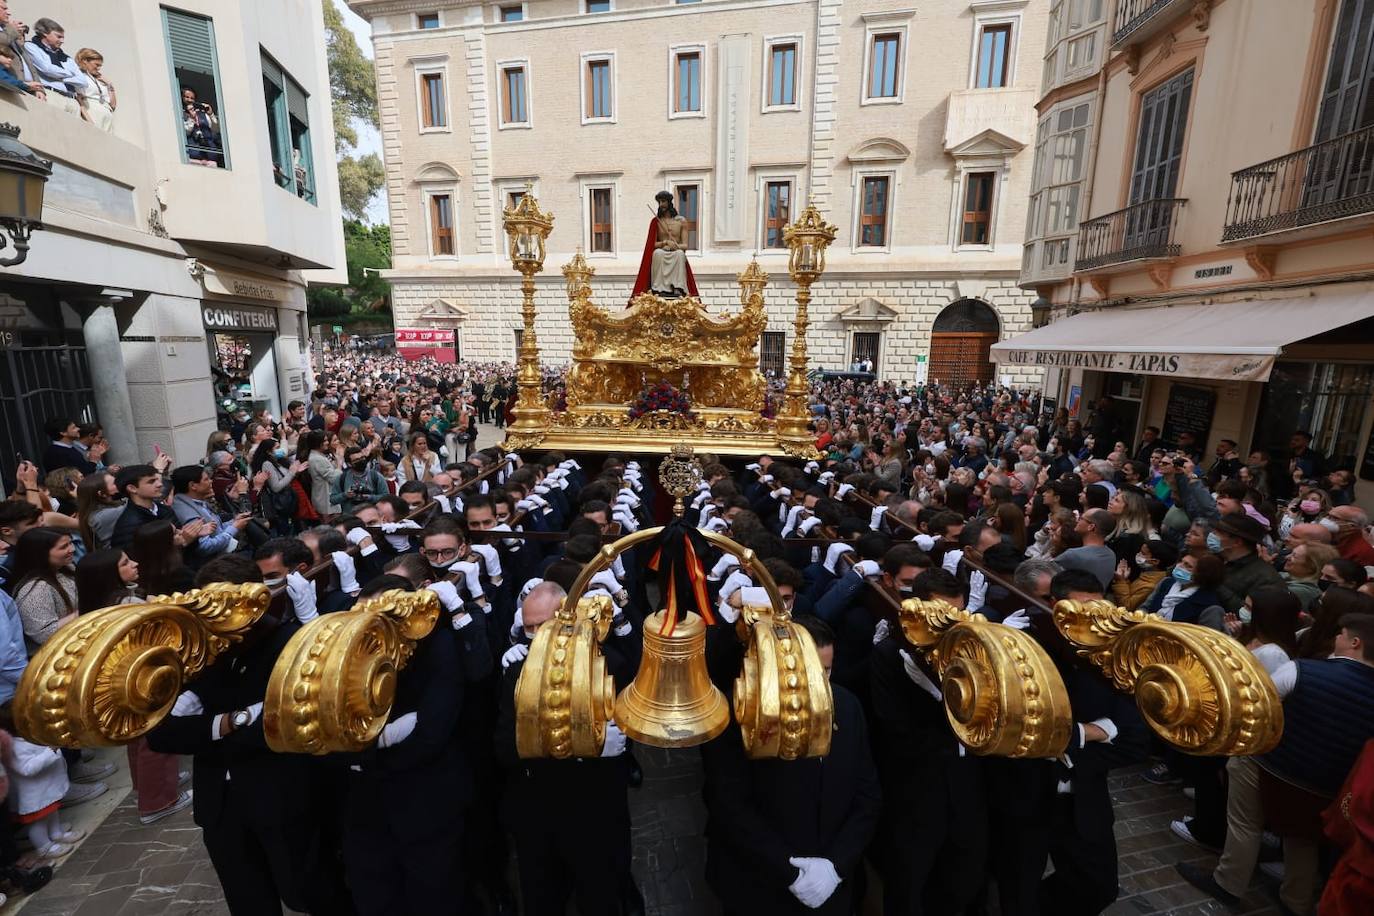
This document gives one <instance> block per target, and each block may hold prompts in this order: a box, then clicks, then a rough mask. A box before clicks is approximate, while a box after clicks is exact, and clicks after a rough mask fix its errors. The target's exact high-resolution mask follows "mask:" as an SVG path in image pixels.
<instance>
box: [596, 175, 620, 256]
mask: <svg viewBox="0 0 1374 916" xmlns="http://www.w3.org/2000/svg"><path fill="white" fill-rule="evenodd" d="M591 216H592V224H591V233H590V235H591V246H590V247H591V250H592V251H596V252H613V251H614V250H615V247H614V242H613V234H614V226H613V225H612V224H611V220H612V218H613V217H612V211H611V189H610V188H592V189H591Z"/></svg>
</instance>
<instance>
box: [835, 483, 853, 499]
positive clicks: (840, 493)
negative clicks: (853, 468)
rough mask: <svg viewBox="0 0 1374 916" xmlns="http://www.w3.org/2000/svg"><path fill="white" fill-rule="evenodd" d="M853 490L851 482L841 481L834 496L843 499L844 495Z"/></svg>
mask: <svg viewBox="0 0 1374 916" xmlns="http://www.w3.org/2000/svg"><path fill="white" fill-rule="evenodd" d="M853 492H854V485H853V484H852V483H842V484H840V488H839V489H838V490H836V491H835V498H836V499H844V498H845V497H846V496H848V495H849V494H850V493H853Z"/></svg>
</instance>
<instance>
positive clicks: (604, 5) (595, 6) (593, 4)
mask: <svg viewBox="0 0 1374 916" xmlns="http://www.w3.org/2000/svg"><path fill="white" fill-rule="evenodd" d="M583 3H584V9H585V11H586V12H588V13H609V12H610V11H611V9H612V7H611V0H583Z"/></svg>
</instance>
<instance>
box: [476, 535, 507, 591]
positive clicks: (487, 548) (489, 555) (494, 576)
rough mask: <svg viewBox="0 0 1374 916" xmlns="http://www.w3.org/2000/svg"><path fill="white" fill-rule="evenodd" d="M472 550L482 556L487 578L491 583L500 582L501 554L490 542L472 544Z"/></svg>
mask: <svg viewBox="0 0 1374 916" xmlns="http://www.w3.org/2000/svg"><path fill="white" fill-rule="evenodd" d="M472 552H473V553H475V554H477V555H478V556H479V557H481V558H482V562H483V563H485V564H486V567H487V578H488V579H490V580H491V583H492V584H493V585H500V584H501V555H500V554H498V553H497V552H496V548H495V547H493V546H491V545H490V544H473V545H472Z"/></svg>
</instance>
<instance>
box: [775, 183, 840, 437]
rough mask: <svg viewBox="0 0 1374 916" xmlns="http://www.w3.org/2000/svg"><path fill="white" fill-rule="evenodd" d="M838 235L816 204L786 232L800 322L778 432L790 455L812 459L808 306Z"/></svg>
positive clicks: (783, 235)
mask: <svg viewBox="0 0 1374 916" xmlns="http://www.w3.org/2000/svg"><path fill="white" fill-rule="evenodd" d="M835 232H836V228H835V227H834V226H832V225H830V224H829V223H827V222H826V221H825V218H824V217H822V216H821V213H820V211H819V210H817V209H816V205H815V204H814V203H810V204H807V205H806V209H805V210H803V211H802V214H801V216H799V217H797V221H796V222H795V223H792V224H791V225H790V226H787V227H786V228H785V229H783V231H782V241H783V244H784V245H786V246H787V247H788V249H790V256H789V257H788V261H787V272H788V273H790V274H791V275H792V281H793V282H794V283H796V284H797V318H796V322H795V325H794V330H793V332H792V357H791V359H790V361H789V368H788V373H787V388H786V391H785V394H784V396H783V402H782V410H781V411H779V412H778V427H777V428H778V442H779V444H781V445H782V447H783V449H784V450H785V451H787V452H788V453H789V454H794V455H798V456H805V457H811V456H812V455H814V454H815V451H816V449H815V446H814V445H813V444H812V442H811V435H810V433H809V432H808V430H807V428H806V424H807V413H808V406H809V405H808V403H807V402H808V400H809V395H810V386H809V384H808V382H807V379H806V328H807V325H808V324H809V323H810V316H809V315H808V314H807V306H808V305H810V303H811V284H812V283H815V282H816V281H817V280H818V279H820V276H821V274H823V273H824V272H825V249H826V248H828V247H830V243H831V242H833V241H835Z"/></svg>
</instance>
